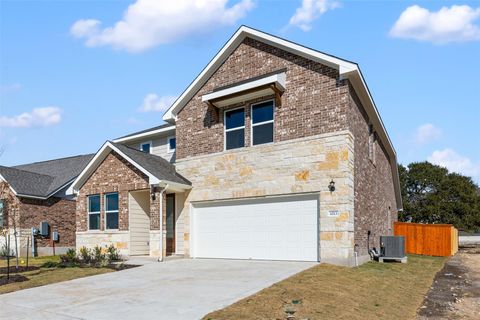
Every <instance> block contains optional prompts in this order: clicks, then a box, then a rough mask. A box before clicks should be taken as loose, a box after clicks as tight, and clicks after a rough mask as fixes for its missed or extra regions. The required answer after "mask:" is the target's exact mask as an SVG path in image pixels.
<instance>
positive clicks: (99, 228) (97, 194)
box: [87, 193, 102, 231]
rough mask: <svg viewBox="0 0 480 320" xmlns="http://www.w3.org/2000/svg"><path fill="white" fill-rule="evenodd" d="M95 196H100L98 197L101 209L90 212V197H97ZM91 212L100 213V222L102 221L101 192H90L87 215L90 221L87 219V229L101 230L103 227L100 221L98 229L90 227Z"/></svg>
mask: <svg viewBox="0 0 480 320" xmlns="http://www.w3.org/2000/svg"><path fill="white" fill-rule="evenodd" d="M95 196H98V199H99V200H100V211H92V212H90V197H95ZM91 214H98V215H100V220H99V221H100V222H101V221H102V196H101V195H100V194H99V193H95V194H89V195H88V196H87V216H88V219H87V220H88V221H87V227H88V228H87V230H88V231H100V230H101V228H102V224H101V223H100V224H99V226H98V229H90V215H91Z"/></svg>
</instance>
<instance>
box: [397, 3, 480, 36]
mask: <svg viewBox="0 0 480 320" xmlns="http://www.w3.org/2000/svg"><path fill="white" fill-rule="evenodd" d="M479 18H480V8H472V7H469V6H467V5H462V6H457V5H453V6H451V7H450V8H448V7H442V8H441V9H440V10H439V11H436V12H431V11H429V10H427V9H425V8H422V7H420V6H418V5H413V6H410V7H408V8H407V9H405V11H403V12H402V14H401V15H400V18H398V20H397V22H395V24H394V26H393V27H392V29H391V30H390V35H391V36H392V37H396V38H404V39H415V40H419V41H430V42H433V43H438V44H442V43H448V42H464V41H474V40H480V27H479V26H478V25H476V24H474V22H475V21H476V20H477V19H479Z"/></svg>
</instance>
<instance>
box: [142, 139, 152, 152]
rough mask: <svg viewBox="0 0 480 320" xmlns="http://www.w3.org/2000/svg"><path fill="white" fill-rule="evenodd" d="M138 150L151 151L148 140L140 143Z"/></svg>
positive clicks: (150, 144)
mask: <svg viewBox="0 0 480 320" xmlns="http://www.w3.org/2000/svg"><path fill="white" fill-rule="evenodd" d="M140 151H143V152H146V153H151V151H152V143H151V142H150V141H149V142H144V143H141V144H140Z"/></svg>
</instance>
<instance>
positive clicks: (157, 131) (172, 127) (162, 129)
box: [113, 126, 175, 143]
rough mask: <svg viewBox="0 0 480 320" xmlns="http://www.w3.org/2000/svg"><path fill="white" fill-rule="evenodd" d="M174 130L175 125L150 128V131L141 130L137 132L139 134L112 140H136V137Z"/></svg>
mask: <svg viewBox="0 0 480 320" xmlns="http://www.w3.org/2000/svg"><path fill="white" fill-rule="evenodd" d="M174 130H175V126H171V127H166V128H161V129H156V130H152V131H147V132H142V133H139V134H136V135H133V136H128V137H123V138H118V139H115V140H113V142H115V143H117V142H128V141H132V140H137V139H141V138H145V137H149V136H153V135H156V134H160V133H164V132H170V131H174Z"/></svg>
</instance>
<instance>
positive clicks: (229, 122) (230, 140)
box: [225, 108, 245, 150]
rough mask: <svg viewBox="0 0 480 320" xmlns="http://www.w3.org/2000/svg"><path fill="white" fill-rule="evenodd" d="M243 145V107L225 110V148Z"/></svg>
mask: <svg viewBox="0 0 480 320" xmlns="http://www.w3.org/2000/svg"><path fill="white" fill-rule="evenodd" d="M244 146H245V109H244V108H240V109H234V110H230V111H225V150H230V149H236V148H242V147H244Z"/></svg>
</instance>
